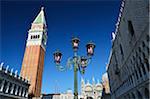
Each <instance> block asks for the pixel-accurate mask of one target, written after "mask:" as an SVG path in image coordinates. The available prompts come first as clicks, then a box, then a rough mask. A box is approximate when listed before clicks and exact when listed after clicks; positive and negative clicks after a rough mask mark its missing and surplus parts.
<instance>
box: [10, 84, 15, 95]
mask: <svg viewBox="0 0 150 99" xmlns="http://www.w3.org/2000/svg"><path fill="white" fill-rule="evenodd" d="M14 87H15V84H12V87H11V91H10V94H13V91H14Z"/></svg>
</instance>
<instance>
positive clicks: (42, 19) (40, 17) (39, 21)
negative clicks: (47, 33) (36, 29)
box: [33, 7, 46, 25]
mask: <svg viewBox="0 0 150 99" xmlns="http://www.w3.org/2000/svg"><path fill="white" fill-rule="evenodd" d="M33 23H35V24H45V25H46V21H45V16H44V7H41V11H40V13H39V14H38V16H37V17H36V18H35V20H34V21H33Z"/></svg>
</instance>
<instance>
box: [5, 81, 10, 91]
mask: <svg viewBox="0 0 150 99" xmlns="http://www.w3.org/2000/svg"><path fill="white" fill-rule="evenodd" d="M9 87H10V82H7V86H6V91H5V92H6V93H8V90H9Z"/></svg>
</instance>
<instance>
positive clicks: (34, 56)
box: [21, 7, 47, 97]
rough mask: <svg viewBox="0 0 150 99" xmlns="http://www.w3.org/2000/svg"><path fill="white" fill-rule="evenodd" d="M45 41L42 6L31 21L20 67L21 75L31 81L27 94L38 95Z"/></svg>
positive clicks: (45, 28)
mask: <svg viewBox="0 0 150 99" xmlns="http://www.w3.org/2000/svg"><path fill="white" fill-rule="evenodd" d="M46 42H47V25H46V20H45V16H44V8H43V7H42V8H41V11H40V13H39V14H38V16H37V17H36V18H35V20H34V21H33V23H32V25H31V29H30V30H29V31H28V39H27V42H26V48H25V53H24V58H23V62H22V69H21V76H22V77H24V78H28V79H29V81H30V83H31V85H30V87H29V94H30V95H32V96H34V97H39V96H40V94H41V85H42V73H43V66H44V56H45V48H46Z"/></svg>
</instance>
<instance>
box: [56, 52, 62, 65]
mask: <svg viewBox="0 0 150 99" xmlns="http://www.w3.org/2000/svg"><path fill="white" fill-rule="evenodd" d="M61 57H62V54H61V53H60V52H59V51H56V52H55V53H54V60H55V62H56V63H60V61H61Z"/></svg>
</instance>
